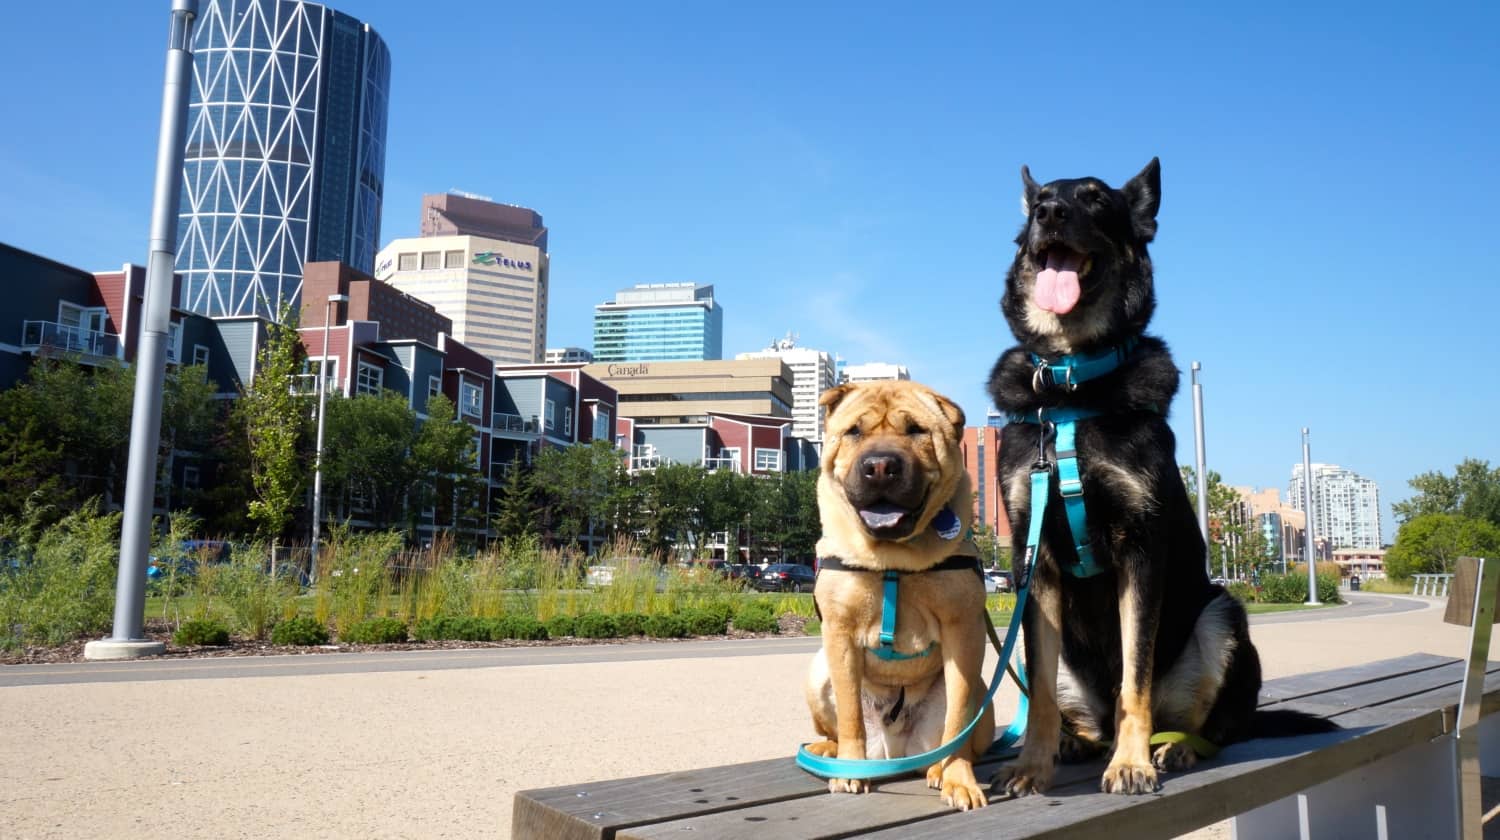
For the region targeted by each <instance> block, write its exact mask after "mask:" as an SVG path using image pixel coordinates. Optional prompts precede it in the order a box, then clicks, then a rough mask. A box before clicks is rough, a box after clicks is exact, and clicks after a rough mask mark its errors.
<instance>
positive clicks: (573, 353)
mask: <svg viewBox="0 0 1500 840" xmlns="http://www.w3.org/2000/svg"><path fill="white" fill-rule="evenodd" d="M593 360H594V354H593V353H590V352H589V351H587V350H585V349H583V348H582V347H548V348H547V353H546V358H545V359H544V360H543V362H544V363H545V364H549V365H563V364H573V363H582V364H588V363H590V362H592V361H593Z"/></svg>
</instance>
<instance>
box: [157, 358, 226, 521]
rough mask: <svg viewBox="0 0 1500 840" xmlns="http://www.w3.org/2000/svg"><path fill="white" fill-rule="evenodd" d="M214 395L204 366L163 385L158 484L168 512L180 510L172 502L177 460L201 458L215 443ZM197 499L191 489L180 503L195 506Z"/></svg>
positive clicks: (171, 377)
mask: <svg viewBox="0 0 1500 840" xmlns="http://www.w3.org/2000/svg"><path fill="white" fill-rule="evenodd" d="M214 393H215V388H214V383H213V382H212V381H210V380H209V378H208V369H207V368H205V367H203V366H202V365H189V366H187V367H183V368H178V369H177V370H175V371H171V372H169V373H168V375H167V377H166V379H165V380H164V381H163V382H162V400H161V471H160V475H159V477H158V479H157V482H158V486H159V488H160V489H159V490H158V493H159V495H160V496H161V497H162V498H163V499H165V500H166V501H167V504H166V507H167V508H168V509H176V508H177V507H180V505H174V504H173V503H172V502H173V501H174V500H173V499H172V486H171V479H172V467H173V464H174V463H175V462H176V460H177V457H178V456H179V455H180V454H186V455H188V456H198V455H201V454H202V453H205V452H207V451H208V450H209V447H210V445H211V443H212V440H213V431H214V422H215V421H216V420H217V419H218V417H219V403H218V401H217V400H215V399H214ZM197 496H198V493H197V491H195V490H187V491H185V492H184V495H183V498H182V499H180V500H177V501H181V502H182V503H184V504H186V505H191V504H192V503H193V502H195V501H196V499H197Z"/></svg>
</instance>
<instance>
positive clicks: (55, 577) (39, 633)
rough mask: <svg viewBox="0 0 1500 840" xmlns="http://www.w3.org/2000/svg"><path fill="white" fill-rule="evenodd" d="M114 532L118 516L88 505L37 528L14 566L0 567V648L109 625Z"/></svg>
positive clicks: (53, 642) (65, 638)
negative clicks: (38, 532) (31, 544)
mask: <svg viewBox="0 0 1500 840" xmlns="http://www.w3.org/2000/svg"><path fill="white" fill-rule="evenodd" d="M119 533H120V514H117V513H112V514H104V515H100V514H99V513H98V511H97V505H95V504H93V503H88V504H85V505H84V506H83V507H82V508H80V509H79V510H77V511H74V512H73V513H71V514H69V515H68V516H67V517H65V518H64V519H63V520H62V521H60V522H58V523H57V524H55V525H52V526H51V527H49V528H47V529H46V531H44V532H42V534H41V536H40V537H39V538H38V540H37V543H36V545H35V547H34V549H32V550H30V551H29V552H28V551H26V550H25V548H23V549H22V550H20V551H18V554H20V555H21V558H20V559H21V560H24V562H22V563H21V565H20V566H19V567H18V568H16V569H15V570H13V571H12V570H10V569H7V568H6V567H4V566H0V570H3V573H4V574H5V578H4V580H3V581H0V648H4V647H11V646H17V645H20V644H23V643H25V642H40V643H42V644H48V645H57V644H62V643H63V642H66V641H69V640H71V639H76V638H78V637H80V636H85V635H90V634H94V633H99V632H102V631H104V630H107V629H109V624H110V618H111V616H112V615H113V613H114V604H115V576H116V564H117V563H118V558H119V553H120V548H119ZM27 554H29V557H28V556H26V555H27ZM7 559H9V558H7Z"/></svg>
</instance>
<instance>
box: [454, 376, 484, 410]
mask: <svg viewBox="0 0 1500 840" xmlns="http://www.w3.org/2000/svg"><path fill="white" fill-rule="evenodd" d="M458 394H459V400H458V404H459V410H460V411H462V412H463V413H464V414H465V415H466V416H468V417H482V416H484V389H482V388H480V387H479V386H478V385H475V384H474V383H472V382H464V383H461V384H460V385H459V386H458Z"/></svg>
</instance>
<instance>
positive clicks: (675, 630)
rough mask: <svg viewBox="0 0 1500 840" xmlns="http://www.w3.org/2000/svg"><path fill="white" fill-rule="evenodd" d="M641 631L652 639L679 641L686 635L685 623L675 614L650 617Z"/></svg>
mask: <svg viewBox="0 0 1500 840" xmlns="http://www.w3.org/2000/svg"><path fill="white" fill-rule="evenodd" d="M643 629H644V630H645V631H646V635H647V636H650V637H651V638H653V639H680V638H682V637H683V636H686V635H687V634H688V624H687V621H685V620H684V619H683V617H682V616H680V615H677V614H676V613H671V614H667V615H653V616H650V617H649V618H647V619H646V626H645V627H644V628H643Z"/></svg>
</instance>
